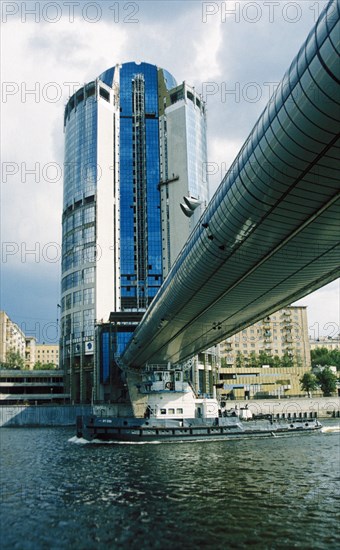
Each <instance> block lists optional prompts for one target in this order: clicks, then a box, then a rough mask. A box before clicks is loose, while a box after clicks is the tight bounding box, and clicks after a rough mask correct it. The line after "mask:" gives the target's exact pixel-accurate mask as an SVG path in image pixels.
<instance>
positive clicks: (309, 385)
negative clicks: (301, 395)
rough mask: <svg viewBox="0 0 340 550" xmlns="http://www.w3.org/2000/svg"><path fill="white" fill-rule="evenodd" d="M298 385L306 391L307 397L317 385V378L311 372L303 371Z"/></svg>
mask: <svg viewBox="0 0 340 550" xmlns="http://www.w3.org/2000/svg"><path fill="white" fill-rule="evenodd" d="M300 385H301V389H302V391H305V392H307V394H308V397H311V392H312V391H313V390H316V389H317V387H318V380H317V378H316V376H315V374H313V373H312V372H305V374H304V375H303V376H301V378H300Z"/></svg>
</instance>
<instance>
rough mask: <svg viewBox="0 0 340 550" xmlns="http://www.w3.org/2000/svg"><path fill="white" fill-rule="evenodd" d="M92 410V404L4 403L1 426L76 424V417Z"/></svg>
mask: <svg viewBox="0 0 340 550" xmlns="http://www.w3.org/2000/svg"><path fill="white" fill-rule="evenodd" d="M90 411H91V407H90V405H48V406H44V405H38V406H34V405H33V406H23V405H2V406H0V427H5V426H75V423H76V417H77V416H78V415H82V414H89V413H90Z"/></svg>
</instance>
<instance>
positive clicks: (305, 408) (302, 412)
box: [226, 397, 340, 418]
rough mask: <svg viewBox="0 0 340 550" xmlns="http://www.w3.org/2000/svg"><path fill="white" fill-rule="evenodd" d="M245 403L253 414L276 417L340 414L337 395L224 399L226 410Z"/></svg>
mask: <svg viewBox="0 0 340 550" xmlns="http://www.w3.org/2000/svg"><path fill="white" fill-rule="evenodd" d="M246 405H247V406H248V409H250V410H251V411H252V413H253V414H273V415H274V417H277V418H304V417H307V418H332V416H336V417H338V416H339V415H340V398H339V397H318V398H315V399H314V398H306V399H304V398H299V399H293V398H291V399H261V400H249V401H245V400H243V401H226V408H227V410H228V409H231V408H235V407H236V406H237V407H238V408H241V407H245V406H246Z"/></svg>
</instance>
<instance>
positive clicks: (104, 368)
mask: <svg viewBox="0 0 340 550" xmlns="http://www.w3.org/2000/svg"><path fill="white" fill-rule="evenodd" d="M101 340H102V341H101V357H102V360H101V362H100V381H101V383H102V384H107V383H108V381H109V379H110V334H109V333H108V332H103V333H102V334H101Z"/></svg>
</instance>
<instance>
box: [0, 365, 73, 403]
mask: <svg viewBox="0 0 340 550" xmlns="http://www.w3.org/2000/svg"><path fill="white" fill-rule="evenodd" d="M63 375H64V373H63V371H62V370H45V371H44V370H34V371H32V370H8V369H3V370H0V404H1V405H18V404H26V405H34V404H38V405H39V404H43V403H50V404H51V403H66V402H68V401H69V394H67V393H65V392H64V381H63Z"/></svg>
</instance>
